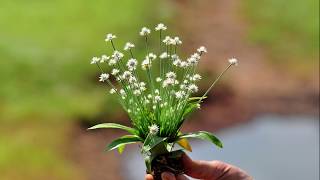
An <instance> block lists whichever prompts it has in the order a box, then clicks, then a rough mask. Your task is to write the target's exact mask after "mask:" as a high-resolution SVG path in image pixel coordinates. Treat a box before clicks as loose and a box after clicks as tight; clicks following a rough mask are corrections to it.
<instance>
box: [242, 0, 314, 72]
mask: <svg viewBox="0 0 320 180" xmlns="http://www.w3.org/2000/svg"><path fill="white" fill-rule="evenodd" d="M243 7H244V9H243V10H244V13H245V14H246V15H247V17H248V20H249V22H250V25H251V26H250V28H249V37H250V39H251V40H253V41H254V42H257V43H258V44H260V45H262V46H264V47H266V49H269V52H270V55H271V57H272V59H273V62H274V63H277V64H278V65H281V64H282V65H286V66H291V67H290V68H293V69H295V68H300V69H301V70H302V71H304V73H306V72H305V70H307V71H309V72H310V70H311V68H313V66H314V65H315V64H314V63H315V59H318V56H319V1H318V0H303V1H302V0H291V1H286V0H260V1H256V0H245V1H243ZM290 68H288V69H290Z"/></svg>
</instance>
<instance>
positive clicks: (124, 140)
mask: <svg viewBox="0 0 320 180" xmlns="http://www.w3.org/2000/svg"><path fill="white" fill-rule="evenodd" d="M140 141H142V140H141V138H140V137H139V136H136V135H125V136H122V137H120V138H118V139H116V140H114V141H112V142H111V143H110V144H109V145H108V147H107V149H106V150H107V151H111V150H113V149H116V148H119V147H120V148H121V146H123V145H126V144H133V143H137V142H140Z"/></svg>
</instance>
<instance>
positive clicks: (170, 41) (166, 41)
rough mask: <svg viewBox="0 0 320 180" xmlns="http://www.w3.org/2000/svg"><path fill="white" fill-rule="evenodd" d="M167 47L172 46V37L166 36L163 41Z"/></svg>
mask: <svg viewBox="0 0 320 180" xmlns="http://www.w3.org/2000/svg"><path fill="white" fill-rule="evenodd" d="M162 42H163V43H164V44H165V45H170V44H172V42H173V39H172V38H171V37H170V36H166V37H165V38H164V40H163V41H162Z"/></svg>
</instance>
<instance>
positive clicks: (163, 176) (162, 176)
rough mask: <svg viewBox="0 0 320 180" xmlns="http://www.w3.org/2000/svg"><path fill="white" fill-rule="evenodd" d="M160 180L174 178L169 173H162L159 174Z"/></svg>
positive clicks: (172, 179) (173, 179)
mask: <svg viewBox="0 0 320 180" xmlns="http://www.w3.org/2000/svg"><path fill="white" fill-rule="evenodd" d="M161 178H162V180H176V177H175V176H174V174H172V173H169V172H164V173H162V174H161Z"/></svg>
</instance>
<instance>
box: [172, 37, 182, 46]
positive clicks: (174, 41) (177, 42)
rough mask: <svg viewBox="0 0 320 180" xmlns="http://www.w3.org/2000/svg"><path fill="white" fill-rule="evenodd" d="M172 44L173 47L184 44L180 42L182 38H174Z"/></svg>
mask: <svg viewBox="0 0 320 180" xmlns="http://www.w3.org/2000/svg"><path fill="white" fill-rule="evenodd" d="M172 44H173V45H181V44H182V41H181V40H180V38H179V37H177V36H176V37H174V38H173V39H172Z"/></svg>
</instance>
